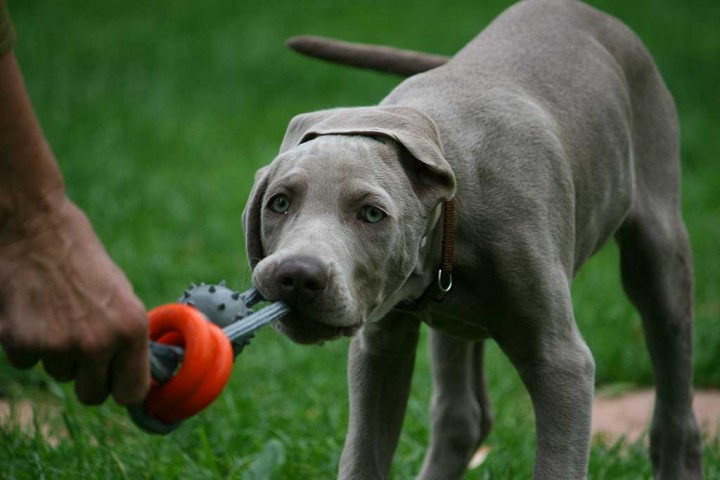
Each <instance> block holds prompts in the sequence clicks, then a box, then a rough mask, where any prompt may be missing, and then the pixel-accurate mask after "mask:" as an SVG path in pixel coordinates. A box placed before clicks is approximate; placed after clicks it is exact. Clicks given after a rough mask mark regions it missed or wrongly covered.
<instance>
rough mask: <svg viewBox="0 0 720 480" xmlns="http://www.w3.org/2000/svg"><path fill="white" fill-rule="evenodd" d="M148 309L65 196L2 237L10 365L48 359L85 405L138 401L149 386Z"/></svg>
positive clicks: (0, 331) (0, 284)
mask: <svg viewBox="0 0 720 480" xmlns="http://www.w3.org/2000/svg"><path fill="white" fill-rule="evenodd" d="M147 328H148V327H147V319H146V317H145V309H144V307H143V305H142V303H141V302H140V300H138V298H137V297H136V296H135V295H134V293H133V290H132V287H131V286H130V284H129V282H128V281H127V279H126V278H125V275H124V274H123V273H122V271H121V270H120V269H119V268H118V267H117V266H116V265H115V264H114V263H113V261H112V260H111V259H110V257H109V256H108V254H107V253H106V251H105V249H104V248H103V246H102V244H101V243H100V241H99V240H98V238H97V237H96V235H95V232H94V231H93V229H92V226H91V225H90V222H89V221H88V220H87V218H86V217H85V215H84V214H83V213H82V212H81V211H80V209H78V208H77V207H76V206H75V205H74V204H73V203H72V202H70V201H69V200H67V199H66V198H63V200H62V201H61V202H60V203H59V204H58V206H57V208H53V211H52V212H44V213H43V214H36V215H34V216H33V218H30V219H26V220H25V221H24V222H23V224H22V228H21V229H20V234H18V235H16V236H15V237H14V238H13V237H12V236H11V237H7V236H0V343H2V346H3V347H4V349H5V352H6V354H7V357H8V359H9V361H10V363H11V364H12V365H14V366H15V367H18V368H30V367H32V366H33V365H35V364H36V363H37V362H38V361H42V363H43V366H44V367H45V370H46V371H47V372H48V373H49V374H50V375H51V376H52V377H54V378H55V379H57V380H59V381H70V380H75V392H76V393H77V396H78V398H79V399H80V401H81V402H83V403H86V404H90V405H94V404H99V403H102V402H103V401H104V400H105V398H106V397H107V395H108V394H109V393H112V395H113V397H114V398H115V401H116V402H117V403H119V404H122V405H128V404H133V403H138V402H140V401H142V400H143V399H144V398H145V396H146V395H147V391H148V389H149V386H150V372H149V363H148V333H147Z"/></svg>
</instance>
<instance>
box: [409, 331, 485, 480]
mask: <svg viewBox="0 0 720 480" xmlns="http://www.w3.org/2000/svg"><path fill="white" fill-rule="evenodd" d="M430 346H431V353H432V372H433V384H434V389H433V397H432V405H431V419H432V425H431V434H430V446H429V449H428V452H427V454H426V455H425V460H424V462H423V467H422V470H421V473H420V476H419V477H418V478H420V479H422V480H430V479H438V480H441V479H442V480H450V479H454V478H462V476H463V473H464V472H465V469H466V468H467V466H468V462H469V461H470V458H471V457H472V455H473V453H474V452H475V451H476V449H477V448H478V446H480V444H481V443H482V441H483V440H484V439H485V438H486V437H487V435H488V433H490V428H491V425H492V415H491V412H490V402H489V399H488V395H487V390H486V384H485V373H484V369H483V353H484V342H482V341H479V342H468V341H465V340H461V339H457V338H454V337H451V336H448V335H446V334H444V333H442V332H439V331H436V330H432V331H431V334H430Z"/></svg>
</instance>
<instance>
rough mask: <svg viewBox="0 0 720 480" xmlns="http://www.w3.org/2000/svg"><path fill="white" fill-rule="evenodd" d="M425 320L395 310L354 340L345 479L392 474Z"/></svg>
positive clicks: (342, 467)
mask: <svg viewBox="0 0 720 480" xmlns="http://www.w3.org/2000/svg"><path fill="white" fill-rule="evenodd" d="M419 332H420V322H419V320H417V319H415V318H413V317H412V316H410V315H407V314H402V313H391V314H390V315H388V316H387V317H385V318H384V319H383V320H381V321H380V322H377V323H370V324H366V325H365V326H364V327H363V328H362V330H361V331H360V332H359V333H358V334H357V335H356V336H355V337H354V338H353V339H352V342H351V344H350V354H349V364H348V377H349V384H350V425H349V428H348V434H347V437H346V439H345V447H344V448H343V452H342V456H341V458H340V474H339V476H340V478H341V479H358V480H370V479H383V478H387V477H388V472H389V470H390V464H391V463H392V457H393V454H394V453H395V448H396V447H397V442H398V437H399V435H400V429H401V427H402V422H403V418H404V417H405V407H406V405H407V400H408V395H409V393H410V384H411V380H412V373H413V369H414V366H415V351H416V349H417V343H418V337H419Z"/></svg>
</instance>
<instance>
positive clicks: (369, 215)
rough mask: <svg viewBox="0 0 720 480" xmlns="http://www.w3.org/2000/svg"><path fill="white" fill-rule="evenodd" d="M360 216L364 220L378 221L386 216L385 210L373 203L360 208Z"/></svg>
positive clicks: (369, 221)
mask: <svg viewBox="0 0 720 480" xmlns="http://www.w3.org/2000/svg"><path fill="white" fill-rule="evenodd" d="M360 218H361V219H362V220H363V221H364V222H368V223H378V222H379V221H380V220H382V219H383V218H385V212H383V211H382V210H380V209H379V208H377V207H373V206H372V205H365V206H364V207H362V208H361V209H360Z"/></svg>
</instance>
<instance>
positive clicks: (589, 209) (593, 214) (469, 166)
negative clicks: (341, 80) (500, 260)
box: [383, 0, 678, 271]
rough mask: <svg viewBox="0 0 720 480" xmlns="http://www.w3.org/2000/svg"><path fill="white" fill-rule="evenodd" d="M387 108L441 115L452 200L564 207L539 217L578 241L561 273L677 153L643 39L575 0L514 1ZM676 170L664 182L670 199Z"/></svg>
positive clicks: (598, 242)
mask: <svg viewBox="0 0 720 480" xmlns="http://www.w3.org/2000/svg"><path fill="white" fill-rule="evenodd" d="M383 104H402V105H408V106H412V107H415V108H417V109H418V110H420V111H423V112H424V113H426V114H427V115H428V116H430V117H431V118H432V119H433V120H434V121H435V122H436V124H437V126H438V128H439V130H440V132H441V137H442V139H443V146H444V148H445V150H446V155H447V157H448V161H450V162H451V164H453V168H454V170H455V172H456V175H457V176H458V179H459V182H458V188H459V189H460V190H464V191H462V194H460V193H459V197H460V198H477V196H478V195H479V194H480V189H482V190H484V191H483V192H482V195H483V203H485V204H486V205H492V208H493V210H494V213H493V212H488V215H491V216H492V215H495V214H496V213H497V207H499V206H503V208H505V209H506V210H507V205H508V195H513V192H520V194H521V195H523V196H525V195H528V196H529V197H530V198H532V201H533V203H535V204H536V205H535V206H533V205H525V204H524V203H525V202H523V201H522V199H521V198H519V199H515V201H516V202H517V203H518V205H519V206H520V210H523V211H526V210H527V208H536V207H537V206H538V205H537V201H538V199H539V198H543V197H545V200H546V202H545V205H539V207H540V208H541V209H543V208H545V207H546V206H548V205H552V206H554V207H560V208H555V209H553V211H542V212H538V217H539V219H540V220H541V221H542V222H544V223H547V222H550V223H551V224H552V225H553V228H554V229H555V230H556V231H557V237H556V238H555V241H561V242H568V241H570V240H572V239H573V238H574V247H571V248H566V249H564V251H565V252H574V255H572V257H569V256H568V258H565V259H564V264H565V267H566V269H567V270H568V271H576V270H577V269H578V268H579V267H580V266H581V265H582V263H583V262H584V261H585V260H586V259H587V258H588V257H589V256H590V255H592V253H594V252H595V251H596V250H597V249H599V248H600V247H601V246H602V244H603V243H604V242H605V241H606V240H607V239H608V238H609V237H610V236H611V235H612V234H613V233H614V232H615V231H616V230H617V228H618V227H619V226H620V224H621V222H622V221H623V219H624V218H625V216H626V215H627V213H628V212H629V211H630V209H631V208H632V205H633V203H634V197H635V193H636V192H635V189H636V188H638V187H637V185H636V184H637V181H636V180H637V178H636V177H637V176H642V175H647V174H651V173H650V172H647V171H648V170H651V168H650V167H651V165H649V164H650V163H652V162H655V164H656V165H657V162H662V161H663V160H662V158H659V157H661V156H662V154H661V152H668V151H677V137H678V135H677V131H678V128H677V120H676V113H675V108H674V104H673V101H672V99H671V97H670V95H669V93H668V92H667V89H666V88H665V86H664V84H663V82H662V80H661V79H660V76H659V74H658V72H657V69H656V68H655V66H654V63H653V61H652V58H651V57H650V55H649V53H648V52H647V51H646V49H645V48H644V46H643V45H642V43H641V41H640V40H639V39H638V38H637V36H636V35H635V34H634V33H633V32H631V31H630V30H629V29H628V28H627V27H626V26H625V25H623V24H622V23H621V22H620V21H618V20H616V19H614V18H612V17H610V16H608V15H606V14H604V13H602V12H600V11H598V10H595V9H594V8H592V7H589V6H587V5H584V4H582V3H579V2H576V1H574V0H525V1H523V2H520V3H518V4H517V5H515V6H513V7H511V8H509V9H508V10H507V11H506V12H504V13H503V14H502V15H501V16H500V17H498V18H497V19H496V20H495V21H494V22H493V23H492V24H490V25H489V26H488V27H487V28H486V29H485V30H484V31H483V32H481V33H480V34H479V35H478V36H477V37H476V38H475V39H474V40H473V41H471V42H470V43H469V44H468V45H467V46H466V47H465V48H463V49H462V50H461V51H460V52H458V53H457V55H455V57H453V59H452V60H451V61H450V62H448V64H447V65H445V66H443V67H440V68H437V69H435V70H432V71H430V72H427V73H424V74H421V75H417V76H415V77H412V78H410V79H408V80H407V81H405V82H403V83H402V84H401V85H400V86H399V87H398V88H397V89H395V90H394V91H393V92H392V93H391V94H390V95H389V96H388V97H387V98H386V99H385V101H384V102H383ZM650 106H652V109H653V111H652V112H650V111H649V108H650ZM509 137H510V138H514V139H515V141H514V142H511V143H510V144H508V141H507V139H508V138H509ZM664 156H666V157H667V154H664ZM676 160H677V159H676V158H675V159H667V160H664V161H665V162H666V163H667V166H666V167H663V168H673V166H672V164H673V163H675V164H677V161H676ZM674 168H677V167H676V166H675V167H674ZM638 170H641V171H638ZM671 177H672V176H671ZM677 177H678V174H675V175H674V179H675V180H673V179H672V178H671V179H670V180H669V182H670V183H671V185H666V188H665V189H664V191H665V194H667V195H668V200H669V201H671V202H672V201H676V200H677V194H676V193H675V192H677V190H678V189H677V185H676V184H677ZM478 182H479V183H480V184H479V183H478ZM558 186H560V187H561V188H558ZM640 188H642V187H640ZM528 192H531V193H530V194H528ZM598 199H600V200H598ZM540 203H542V202H540ZM568 212H574V218H567V213H568ZM475 213H477V211H476V212H475ZM507 213H508V215H507V216H508V217H512V216H513V212H512V211H508V212H507ZM487 220H488V221H489V222H490V224H491V225H492V221H491V219H489V218H488V219H487ZM508 220H511V218H504V219H503V221H508ZM486 224H487V222H486ZM570 224H572V225H570ZM533 227H534V226H533ZM530 230H532V228H531V229H530ZM513 231H516V229H515V228H514V229H513Z"/></svg>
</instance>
